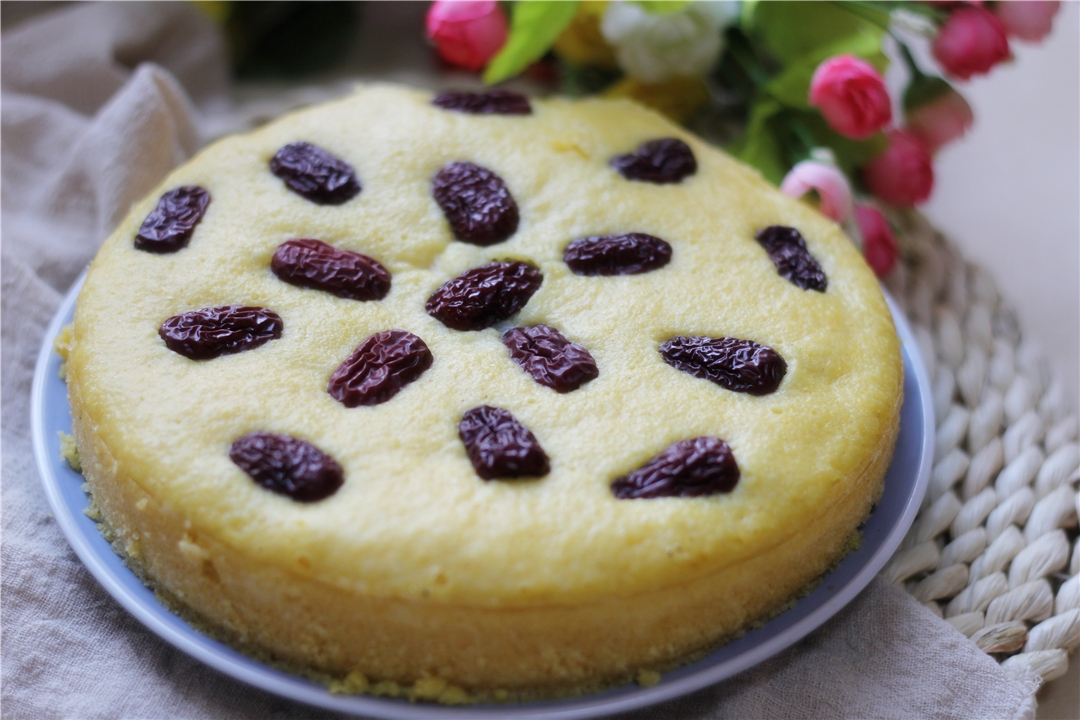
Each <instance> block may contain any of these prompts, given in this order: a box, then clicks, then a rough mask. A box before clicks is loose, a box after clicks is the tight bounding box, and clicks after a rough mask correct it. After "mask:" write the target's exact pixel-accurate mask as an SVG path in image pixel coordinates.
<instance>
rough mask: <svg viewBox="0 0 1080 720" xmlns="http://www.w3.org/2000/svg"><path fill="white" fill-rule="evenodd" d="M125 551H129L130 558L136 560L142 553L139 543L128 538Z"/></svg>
mask: <svg viewBox="0 0 1080 720" xmlns="http://www.w3.org/2000/svg"><path fill="white" fill-rule="evenodd" d="M124 552H125V553H127V556H128V557H129V558H133V559H135V560H138V559H139V557H140V556H141V555H142V552H141V551H140V550H139V543H137V542H135V540H128V542H127V544H126V545H124Z"/></svg>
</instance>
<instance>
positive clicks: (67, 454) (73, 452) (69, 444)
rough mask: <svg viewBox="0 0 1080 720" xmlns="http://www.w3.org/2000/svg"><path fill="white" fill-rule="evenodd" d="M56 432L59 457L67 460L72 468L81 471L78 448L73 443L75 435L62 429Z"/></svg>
mask: <svg viewBox="0 0 1080 720" xmlns="http://www.w3.org/2000/svg"><path fill="white" fill-rule="evenodd" d="M56 434H57V435H59V436H60V457H62V458H64V460H66V461H67V464H68V466H69V467H70V468H71V469H72V470H74V471H75V472H77V473H81V472H82V462H81V461H80V460H79V448H78V446H76V445H75V436H74V435H68V434H67V433H66V432H63V431H58V432H57V433H56Z"/></svg>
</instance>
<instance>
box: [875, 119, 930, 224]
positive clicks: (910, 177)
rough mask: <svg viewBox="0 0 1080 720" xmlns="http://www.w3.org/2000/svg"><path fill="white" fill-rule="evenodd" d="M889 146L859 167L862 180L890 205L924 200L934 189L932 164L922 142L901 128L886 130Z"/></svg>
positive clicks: (915, 202) (906, 204) (905, 204)
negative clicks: (864, 165)
mask: <svg viewBox="0 0 1080 720" xmlns="http://www.w3.org/2000/svg"><path fill="white" fill-rule="evenodd" d="M888 139H889V147H888V149H887V150H885V152H884V153H882V154H881V155H879V156H878V157H876V158H874V159H873V160H872V161H870V163H869V164H868V165H867V166H866V167H864V168H863V182H865V183H866V187H867V188H869V190H870V192H872V193H873V194H874V195H875V196H877V197H878V198H879V199H881V200H883V201H884V202H886V203H888V204H889V205H892V206H894V207H911V206H912V205H917V204H919V203H922V202H925V201H926V200H927V198H929V197H930V192H931V191H932V190H933V189H934V167H933V163H932V162H931V160H930V153H929V152H927V150H926V148H925V147H924V146H923V144H922V142H920V141H919V139H918V138H916V137H915V136H914V135H912V134H911V133H908V132H905V131H903V130H890V131H889V133H888Z"/></svg>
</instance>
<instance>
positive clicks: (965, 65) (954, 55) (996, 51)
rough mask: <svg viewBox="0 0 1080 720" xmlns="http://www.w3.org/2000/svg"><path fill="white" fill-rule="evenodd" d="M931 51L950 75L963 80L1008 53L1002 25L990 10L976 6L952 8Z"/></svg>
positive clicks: (978, 73)
mask: <svg viewBox="0 0 1080 720" xmlns="http://www.w3.org/2000/svg"><path fill="white" fill-rule="evenodd" d="M931 50H932V52H933V53H934V57H935V58H937V61H938V62H939V63H941V66H942V67H943V68H945V70H946V71H947V72H948V73H949V74H951V75H955V76H956V77H958V78H960V79H962V80H967V79H968V78H970V77H971V76H972V75H981V74H983V73H987V72H989V71H990V68H992V67H994V66H995V65H997V64H998V63H999V62H1001V61H1002V60H1006V59H1008V58H1009V56H1010V53H1009V41H1008V39H1007V38H1006V37H1005V26H1004V25H1002V24H1001V21H1000V20H998V19H997V17H996V16H995V15H994V14H993V13H992V12H990V11H989V10H985V9H983V8H981V7H975V6H968V7H962V8H958V9H956V10H953V12H952V13H951V14H950V15H949V19H948V20H946V21H945V24H943V25H942V26H941V28H940V29H939V30H938V34H937V36H936V37H935V38H934V42H933V45H932V46H931Z"/></svg>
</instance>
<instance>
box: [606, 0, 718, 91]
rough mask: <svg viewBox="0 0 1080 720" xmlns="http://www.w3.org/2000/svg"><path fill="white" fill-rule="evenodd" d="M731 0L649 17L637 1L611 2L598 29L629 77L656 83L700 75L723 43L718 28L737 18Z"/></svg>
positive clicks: (710, 64)
mask: <svg viewBox="0 0 1080 720" xmlns="http://www.w3.org/2000/svg"><path fill="white" fill-rule="evenodd" d="M738 12H739V9H738V3H737V2H695V3H691V4H690V5H688V6H686V7H685V8H684V9H682V10H679V11H677V12H672V13H664V14H658V15H654V14H652V13H649V12H647V11H646V10H645V9H644V8H642V7H641V6H640V5H636V4H634V3H630V2H612V3H610V4H609V5H608V7H607V10H606V11H605V12H604V19H603V21H602V22H601V25H600V30H601V32H602V33H603V34H604V38H605V39H606V40H607V41H608V42H609V43H611V44H612V45H614V46H615V54H616V57H618V59H619V65H620V66H621V67H622V69H623V70H625V71H626V73H627V74H628V75H630V76H631V77H633V78H635V79H637V80H640V81H642V82H645V83H658V82H661V81H663V80H667V79H668V78H672V77H677V76H680V75H704V74H705V73H706V72H708V71H709V70H710V69H711V68H712V67H713V65H715V64H716V60H717V59H718V58H719V57H720V53H721V52H722V51H723V49H724V47H723V45H724V36H723V29H724V27H725V26H727V25H728V24H730V23H731V22H733V21H734V20H735V18H736V17H737V16H738Z"/></svg>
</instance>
